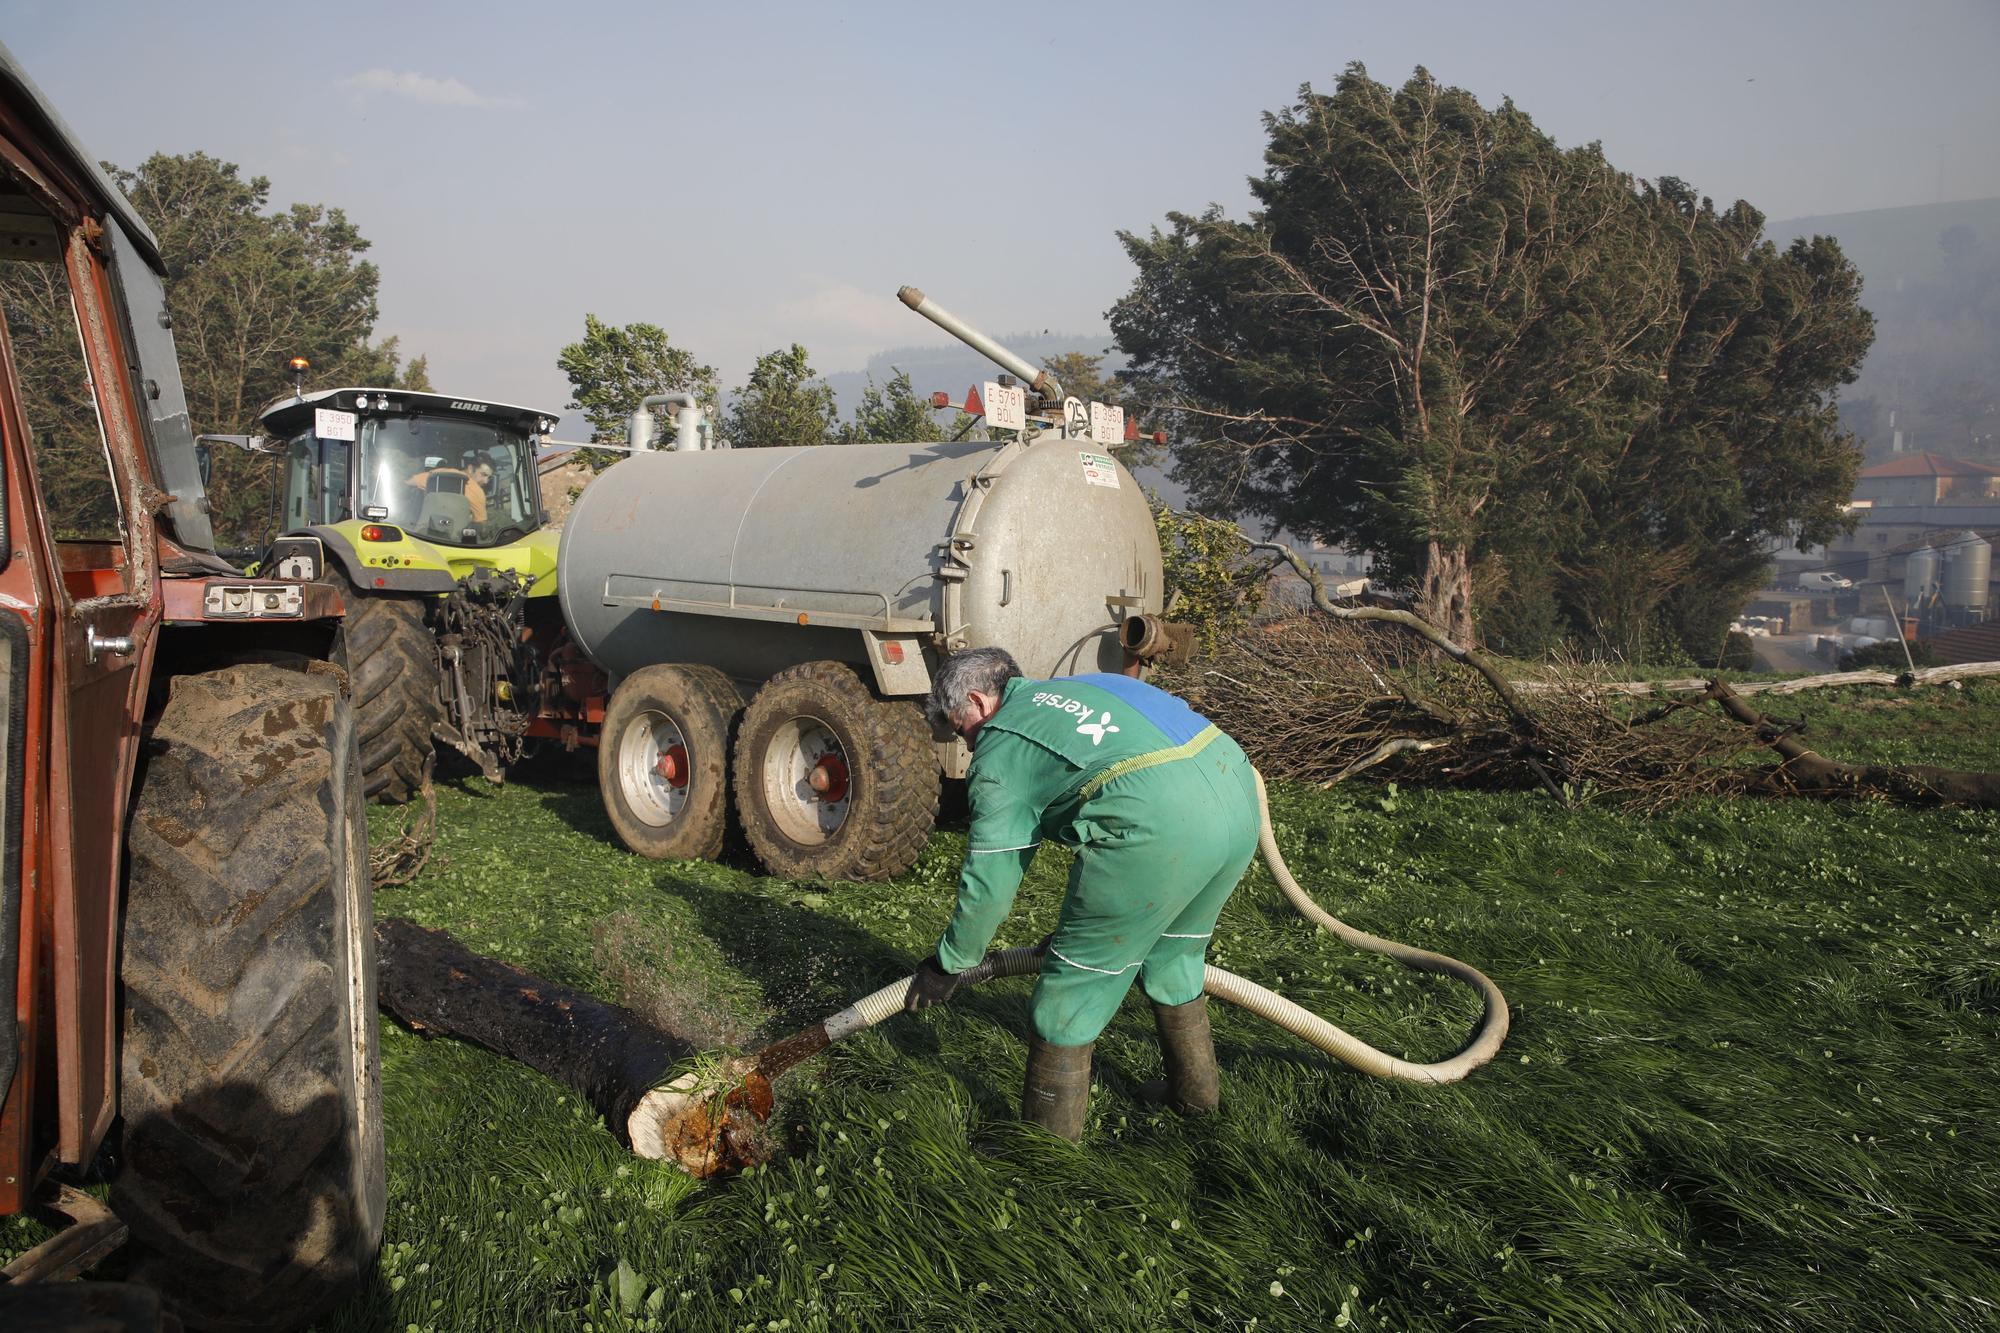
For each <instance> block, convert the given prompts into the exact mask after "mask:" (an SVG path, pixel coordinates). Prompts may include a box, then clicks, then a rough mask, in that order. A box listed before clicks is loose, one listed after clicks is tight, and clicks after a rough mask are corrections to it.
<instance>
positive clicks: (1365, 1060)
mask: <svg viewBox="0 0 2000 1333" xmlns="http://www.w3.org/2000/svg"><path fill="white" fill-rule="evenodd" d="M1257 814H1258V820H1259V829H1258V834H1257V846H1258V849H1259V850H1260V851H1261V852H1263V854H1264V864H1265V865H1266V866H1269V867H1270V870H1271V877H1272V878H1273V879H1275V880H1277V881H1278V887H1279V888H1280V889H1281V890H1283V891H1284V895H1285V897H1286V898H1287V899H1289V900H1290V901H1291V904H1292V906H1294V907H1296V908H1297V909H1298V910H1299V914H1300V915H1301V916H1303V917H1305V918H1306V919H1307V920H1309V921H1312V922H1313V923H1315V924H1316V925H1318V926H1319V927H1320V929H1322V930H1324V931H1326V932H1328V933H1329V934H1332V935H1336V936H1338V937H1339V938H1340V939H1342V940H1344V941H1346V942H1347V943H1348V944H1351V945H1353V946H1354V947H1355V948H1357V949H1361V950H1364V951H1366V952H1368V953H1379V954H1382V955H1384V956H1385V957H1389V958H1393V959H1395V960H1396V961H1397V962H1399V963H1401V964H1403V966H1405V967H1411V968H1415V969H1416V970H1417V971H1419V972H1439V973H1442V974H1444V975H1445V976H1448V977H1454V978H1456V979H1457V980H1459V981H1462V982H1464V983H1465V984H1466V985H1468V986H1471V987H1472V988H1473V989H1475V990H1477V991H1478V992H1479V994H1480V996H1481V998H1482V999H1484V1000H1485V1002H1486V1012H1485V1013H1484V1014H1483V1015H1482V1016H1481V1018H1480V1020H1479V1026H1478V1027H1477V1028H1475V1029H1473V1033H1472V1039H1471V1041H1470V1042H1468V1043H1467V1044H1466V1046H1465V1048H1464V1049H1463V1050H1461V1051H1460V1052H1459V1053H1458V1054H1457V1055H1454V1056H1452V1057H1451V1058H1450V1059H1448V1060H1440V1061H1438V1062H1437V1063H1435V1064H1427V1065H1420V1064H1412V1063H1410V1062H1409V1061H1408V1060H1400V1059H1398V1058H1396V1057H1395V1056H1393V1055H1390V1054H1388V1053H1387V1052H1385V1051H1379V1050H1377V1049H1375V1048H1374V1047H1373V1046H1370V1045H1369V1044H1368V1043H1367V1042H1365V1041H1362V1040H1361V1039H1360V1038H1359V1037H1356V1036H1354V1035H1353V1034H1352V1033H1348V1032H1344V1031H1342V1030H1341V1029H1340V1028H1338V1027H1335V1026H1334V1025H1333V1024H1332V1023H1329V1022H1327V1021H1326V1020H1325V1019H1324V1018H1321V1017H1320V1016H1319V1015H1318V1014H1315V1013H1313V1012H1312V1011H1311V1010H1310V1009H1307V1008H1305V1007H1303V1006H1301V1005H1298V1004H1294V1003H1293V1002H1292V1001H1290V1000H1287V999H1286V998H1285V997H1284V996H1282V995H1279V994H1278V993H1276V992H1275V991H1271V990H1267V989H1265V988H1264V987H1262V986H1259V985H1258V984H1257V983H1256V982H1254V981H1249V980H1246V979H1245V978H1243V977H1239V976H1237V975H1236V974H1235V973H1233V972H1225V971H1223V970H1222V969H1221V968H1219V967H1213V966H1211V967H1209V968H1208V969H1207V970H1206V972H1205V973H1204V976H1203V979H1202V988H1203V989H1204V990H1206V991H1207V992H1208V993H1209V994H1210V995H1213V996H1215V997H1217V998H1218V999H1223V1000H1227V1001H1229V1003H1231V1004H1234V1005H1240V1006H1241V1007H1243V1008H1245V1009H1248V1010H1249V1011H1250V1012H1251V1013H1253V1014H1256V1015H1257V1016H1258V1017H1259V1018H1266V1019H1269V1020H1270V1021H1271V1022H1273V1023H1276V1024H1277V1025H1278V1026H1279V1027H1281V1028H1283V1029H1285V1031H1287V1032H1289V1033H1291V1034H1292V1035H1294V1036H1296V1037H1299V1038H1300V1039H1302V1040H1304V1041H1305V1042H1307V1043H1308V1044H1310V1045H1313V1046H1316V1047H1318V1048H1319V1049H1320V1050H1322V1051H1325V1052H1326V1053H1327V1054H1328V1055H1331V1056H1332V1057H1333V1058H1334V1059H1336V1060H1338V1061H1340V1062H1341V1063H1342V1064H1346V1065H1351V1066H1353V1067H1354V1068H1356V1069H1358V1070H1360V1071H1361V1072H1362V1073H1364V1074H1373V1075H1375V1076H1376V1077H1377V1078H1401V1079H1408V1080H1410V1081H1411V1082H1413V1083H1431V1084H1438V1083H1455V1082H1457V1081H1458V1080H1459V1079H1462V1078H1464V1077H1465V1076H1466V1075H1467V1074H1469V1073H1471V1072H1472V1071H1473V1070H1475V1069H1477V1068H1479V1066H1481V1065H1483V1064H1485V1063H1486V1062H1487V1061H1489V1060H1491V1059H1492V1058H1493V1056H1494V1055H1495V1054H1496V1053H1497V1052H1498V1051H1499V1049H1500V1043H1501V1042H1503V1041H1505V1040H1506V1039H1507V997H1506V996H1504V995H1502V994H1501V993H1500V988H1499V987H1498V986H1496V985H1494V984H1493V982H1492V981H1491V980H1490V979H1489V978H1488V977H1487V976H1486V974H1485V973H1483V972H1481V971H1480V970H1479V969H1478V968H1476V967H1472V966H1470V965H1469V964H1466V963H1461V962H1459V961H1458V960H1457V959H1456V958H1447V957H1445V956H1444V955H1443V954H1441V953H1432V952H1431V951H1430V950H1428V949H1417V948H1412V947H1411V946H1409V945H1407V944H1398V943H1397V942H1396V941H1394V940H1385V939H1383V938H1381V937H1380V936H1377V935H1370V934H1369V933H1368V932H1367V931H1363V930H1356V929H1355V928H1354V927H1352V926H1350V925H1347V924H1346V923H1345V922H1343V921H1341V920H1340V919H1338V918H1337V917H1335V916H1334V915H1333V914H1332V913H1331V912H1328V911H1327V910H1326V909H1325V908H1323V907H1321V906H1320V905H1319V904H1318V903H1316V902H1314V901H1313V900H1312V898H1311V897H1310V896H1309V895H1308V894H1307V893H1306V891H1305V890H1304V889H1302V888H1300V887H1299V882H1298V880H1296V879H1294V878H1293V877H1292V872H1291V868H1290V867H1288V866H1287V865H1286V864H1285V858H1284V856H1283V854H1282V853H1280V852H1279V851H1278V841H1277V838H1276V837H1274V836H1273V834H1272V832H1271V807H1270V804H1269V802H1268V801H1267V800H1266V799H1265V796H1264V778H1263V775H1262V774H1259V775H1258V776H1257ZM1041 968H1042V952H1041V950H1040V948H1038V947H1022V948H1018V949H1000V950H996V951H994V952H992V953H989V954H987V955H986V957H984V958H982V959H981V960H980V961H979V964H978V966H976V967H973V968H971V969H970V970H969V971H967V972H965V973H964V974H963V980H964V983H967V984H977V983H979V982H982V981H987V980H990V979H992V978H994V977H1025V976H1032V975H1033V974H1035V973H1037V972H1039V971H1041ZM911 980H912V978H910V977H904V978H902V979H901V980H899V981H894V982H891V983H890V984H889V985H887V986H884V987H882V988H881V989H880V990H878V991H873V992H871V993H870V994H867V995H864V996H862V997H861V998H860V999H858V1000H856V1001H855V1002H854V1003H853V1004H850V1005H849V1006H847V1008H845V1009H842V1010H841V1011H840V1012H839V1013H836V1014H833V1015H831V1016H830V1017H828V1018H827V1019H826V1020H825V1021H823V1022H821V1023H818V1024H816V1025H815V1026H813V1027H810V1028H806V1029H805V1030H804V1031H801V1032H796V1033H794V1034H792V1035H791V1036H790V1037H787V1038H785V1039H784V1040H783V1041H779V1042H774V1043H772V1044H771V1045H769V1046H766V1047H765V1048H764V1049H763V1050H761V1051H757V1052H755V1053H753V1054H750V1055H744V1056H739V1057H737V1058H736V1059H734V1060H731V1061H729V1062H727V1063H726V1064H725V1065H724V1066H723V1067H722V1068H721V1070H719V1071H716V1072H715V1073H714V1074H711V1075H709V1076H706V1077H704V1076H703V1075H701V1074H699V1073H689V1074H686V1075H683V1076H682V1077H681V1078H679V1079H676V1080H675V1081H674V1082H672V1083H669V1084H666V1085H665V1086H663V1087H658V1088H654V1089H653V1090H652V1091H650V1092H648V1093H647V1094H646V1095H645V1096H644V1097H642V1098H641V1099H640V1100H639V1103H638V1105H637V1106H635V1107H634V1108H633V1111H632V1114H631V1116H630V1118H629V1120H628V1122H627V1125H626V1138H627V1141H628V1142H630V1143H631V1145H632V1151H634V1152H635V1153H637V1154H639V1155H640V1156H641V1157H653V1158H659V1157H671V1158H674V1159H676V1160H678V1161H679V1162H680V1163H681V1165H682V1166H684V1167H686V1168H687V1169H688V1170H690V1171H692V1172H693V1173H694V1174H696V1175H699V1176H703V1177H707V1176H710V1175H715V1174H718V1173H720V1172H722V1171H726V1170H732V1169H734V1167H735V1166H736V1165H740V1164H741V1161H742V1160H746V1159H744V1158H742V1157H741V1156H740V1154H738V1152H737V1150H736V1148H734V1147H733V1146H732V1145H731V1144H730V1143H729V1142H727V1141H726V1140H727V1137H728V1133H727V1132H728V1128H729V1126H730V1124H731V1123H732V1119H731V1117H732V1115H734V1114H735V1113H734V1112H732V1111H731V1110H730V1108H732V1107H735V1106H736V1105H737V1104H738V1102H739V1101H746V1100H748V1099H747V1098H746V1096H745V1094H747V1093H749V1092H750V1091H751V1090H752V1089H753V1088H761V1099H762V1108H761V1109H760V1110H757V1111H756V1112H755V1118H756V1119H758V1120H761V1119H762V1118H763V1117H764V1116H766V1115H768V1114H769V1113H770V1083H769V1080H771V1079H775V1078H777V1077H778V1076H779V1075H780V1074H783V1073H784V1072H785V1071H786V1070H788V1069H790V1068H792V1067H793V1066H794V1065H796V1064H798V1063H799V1062H800V1061H801V1060H804V1059H806V1058H808V1057H809V1056H812V1055H814V1054H817V1053H818V1052H820V1051H823V1050H825V1049H826V1048H827V1047H828V1046H830V1045H832V1044H833V1043H834V1042H837V1041H839V1040H841V1039H842V1038H843V1037H850V1036H852V1035H854V1034H855V1033H857V1032H859V1031H861V1030H862V1029H863V1028H869V1027H873V1026H875V1025H876V1024H877V1023H880V1022H881V1021H882V1020H883V1019H885V1018H888V1017H890V1016H891V1015H893V1014H899V1013H901V1012H902V1011H903V997H904V996H905V995H907V994H908V993H909V989H910V982H911ZM732 1083H734V1084H736V1091H734V1092H729V1093H728V1094H727V1096H726V1097H725V1096H724V1095H723V1093H724V1091H725V1090H727V1089H729V1088H730V1086H731V1084H732Z"/></svg>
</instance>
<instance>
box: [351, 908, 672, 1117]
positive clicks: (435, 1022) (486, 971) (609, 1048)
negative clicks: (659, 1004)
mask: <svg viewBox="0 0 2000 1333" xmlns="http://www.w3.org/2000/svg"><path fill="white" fill-rule="evenodd" d="M375 961H376V969H377V976H376V987H377V996H378V998H379V1001H380V1004H381V1006H382V1008H383V1009H385V1010H386V1011H388V1013H389V1014H391V1015H392V1016H393V1017H395V1018H396V1019H397V1020H399V1021H400V1022H402V1023H403V1024H404V1026H406V1027H408V1028H410V1029H411V1030H412V1031H414V1032H417V1033H419V1034H421V1035H424V1036H444V1037H461V1038H464V1039H465V1040H467V1041H470V1042H474V1043H476V1044H478V1045H480V1046H484V1047H485V1048H486V1049H487V1050H489V1051H493V1052H495V1053H496V1054H499V1055H504V1056H506V1057H507V1058H508V1059H510V1060H518V1061H520V1062H521V1063H522V1064H525V1065H527V1066H529V1067H530V1068H533V1069H538V1070H540V1071H541V1072H542V1073H544V1074H547V1075H548V1076H549V1077H550V1078H552V1079H554V1080H556V1081H557V1082H558V1083H561V1084H564V1085H565V1086H567V1087H570V1088H573V1089H574V1090H576V1091H577V1092H578V1093H581V1094H582V1095H583V1097H584V1098H585V1099H586V1100H588V1101H589V1102H590V1104H591V1106H593V1107H594V1108H596V1110H597V1111H598V1113H599V1114H601V1115H602V1116H603V1117H604V1121H605V1123H606V1124H607V1125H609V1126H610V1127H611V1130H612V1132H613V1133H615V1134H617V1135H619V1136H620V1138H621V1139H622V1138H623V1137H624V1136H625V1133H626V1128H625V1126H626V1121H627V1119H628V1118H629V1117H630V1116H631V1114H632V1108H633V1107H634V1106H636V1105H638V1103H639V1099H640V1098H641V1097H643V1096H645V1095H646V1093H647V1092H648V1091H650V1090H651V1089H652V1088H654V1087H656V1086H657V1085H658V1084H660V1083H662V1082H664V1081H665V1079H666V1077H667V1075H668V1072H669V1071H670V1070H672V1069H673V1068H674V1066H675V1065H677V1064H679V1063H680V1062H682V1061H684V1060H686V1059H687V1058H688V1057H689V1056H691V1055H693V1054H694V1051H695V1046H694V1043H693V1042H691V1041H689V1040H688V1039H687V1038H685V1037H683V1036H681V1035H679V1034H677V1033H672V1032H667V1031H664V1030H662V1029H660V1028H657V1027H655V1026H653V1025H652V1024H651V1023H648V1022H647V1021H646V1020H645V1019H643V1018H641V1017H640V1016H639V1015H637V1014H635V1013H633V1012H632V1011H631V1010H629V1009H625V1008H621V1007H620V1006H618V1005H615V1004H606V1003H605V1002H604V1001H602V1000H600V999H598V998H597V997H596V996H594V995H590V994H588V993H586V992H584V991H579V990H571V989H570V988H569V987H567V986H559V985H557V984H556V983H554V982H552V981H547V980H544V979H543V978H541V977H538V976H535V975H533V974H532V973H529V972H524V971H522V970H521V969H520V968H518V967H514V966H511V965H510V964H507V963H503V962H501V961H499V960H498V959H495V958H487V957H485V956H483V955H481V954H476V953H474V952H472V950H470V949H468V948H466V947H465V946H464V945H463V944H460V943H459V942H458V941H457V940H456V939H453V938H452V937H451V936H450V935H448V934H446V933H445V932H444V931H442V930H430V929H428V928H426V927H423V926H420V925H418V924H417V923H416V922H414V921H405V920H402V919H401V918H398V917H386V918H384V919H382V920H380V921H377V922H376V923H375Z"/></svg>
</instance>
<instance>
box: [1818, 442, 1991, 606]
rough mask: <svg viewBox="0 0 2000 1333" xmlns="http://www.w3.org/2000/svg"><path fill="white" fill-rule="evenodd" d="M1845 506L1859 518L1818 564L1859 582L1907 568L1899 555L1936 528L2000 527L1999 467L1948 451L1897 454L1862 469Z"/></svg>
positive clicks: (1896, 574) (1941, 530)
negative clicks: (1957, 456)
mask: <svg viewBox="0 0 2000 1333" xmlns="http://www.w3.org/2000/svg"><path fill="white" fill-rule="evenodd" d="M1848 512H1849V513H1851V514H1854V515H1856V516H1857V517H1859V519H1860V520H1861V523H1860V526H1859V527H1857V528H1856V529H1855V530H1854V531H1853V532H1852V533H1851V534H1849V535H1848V536H1846V537H1842V538H1838V539H1837V540H1836V541H1835V542H1834V543H1833V544H1832V546H1830V547H1829V548H1828V550H1827V552H1826V554H1825V557H1824V558H1823V560H1822V561H1821V563H1820V565H1819V566H1818V567H1819V568H1822V569H1831V570H1834V571H1835V572H1837V573H1840V574H1843V575H1845V576H1847V577H1848V578H1850V579H1853V580H1854V581H1855V582H1856V583H1866V582H1869V581H1873V580H1885V579H1891V578H1897V579H1900V578H1901V576H1902V565H1903V562H1902V560H1901V558H1900V557H1901V556H1903V555H1904V554H1906V553H1907V552H1908V551H1910V550H1912V549H1914V548H1915V547H1917V546H1919V545H1922V544H1924V542H1925V540H1926V539H1928V538H1931V537H1933V536H1935V535H1937V534H1939V533H1947V532H1963V531H1965V530H1967V529H1971V530H1972V531H1975V532H1982V533H1984V532H1990V531H1993V530H1995V529H2000V468H1995V467H1988V466H1987V465H1986V464H1984V463H1968V462H1966V461H1965V460H1964V459H1960V458H1948V457H1946V456H1945V455H1943V454H1934V453H1917V454H1909V455H1906V456H1905V457H1902V458H1892V459H1890V460H1889V461H1888V462H1886V463H1878V464H1876V465H1875V466H1874V467H1871V468H1866V469H1864V470H1863V471H1862V473H1861V475H1860V477H1859V478H1857V479H1856V481H1855V484H1854V500H1853V503H1852V504H1850V505H1849V506H1848Z"/></svg>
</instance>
